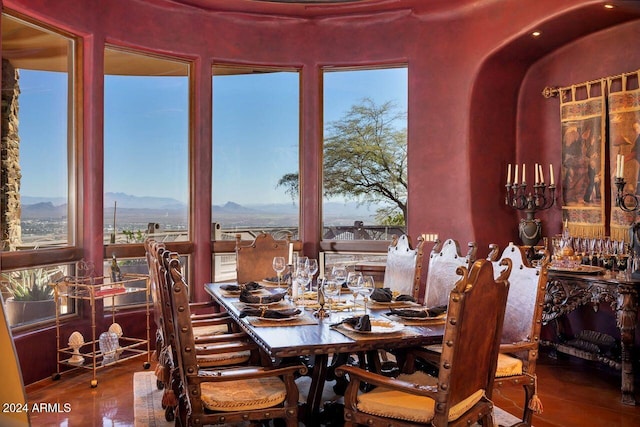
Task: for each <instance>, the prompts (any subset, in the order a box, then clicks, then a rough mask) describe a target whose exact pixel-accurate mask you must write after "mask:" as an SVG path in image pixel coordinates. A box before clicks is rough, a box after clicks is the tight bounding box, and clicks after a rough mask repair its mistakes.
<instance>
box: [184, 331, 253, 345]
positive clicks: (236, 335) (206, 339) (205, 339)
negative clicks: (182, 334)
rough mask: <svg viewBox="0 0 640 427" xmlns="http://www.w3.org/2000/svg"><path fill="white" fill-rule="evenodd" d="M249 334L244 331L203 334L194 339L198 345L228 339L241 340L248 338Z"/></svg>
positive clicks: (226, 340) (221, 341)
mask: <svg viewBox="0 0 640 427" xmlns="http://www.w3.org/2000/svg"><path fill="white" fill-rule="evenodd" d="M247 337H248V335H247V334H246V333H244V332H233V333H228V334H216V335H201V336H198V337H196V338H195V339H194V341H195V343H196V345H205V344H217V343H223V342H228V341H239V340H243V339H246V338H247Z"/></svg>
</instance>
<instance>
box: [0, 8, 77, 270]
mask: <svg viewBox="0 0 640 427" xmlns="http://www.w3.org/2000/svg"><path fill="white" fill-rule="evenodd" d="M2 14H3V15H6V16H8V17H10V18H11V19H15V20H19V21H22V22H24V23H25V25H28V26H33V27H36V28H39V29H41V30H43V31H45V32H50V33H52V34H55V35H59V36H61V37H64V38H65V39H67V40H68V41H69V45H70V48H71V52H69V53H68V58H69V60H70V62H71V63H72V64H71V66H70V67H69V69H68V70H67V74H68V81H69V84H68V87H67V91H68V93H69V94H70V96H69V97H68V105H67V107H68V110H67V111H68V113H67V123H68V126H67V159H68V164H67V171H68V172H67V195H68V198H67V203H68V206H67V218H68V219H67V235H68V242H67V245H65V246H64V247H57V248H43V249H25V250H20V251H4V250H0V265H1V266H2V271H7V270H9V271H10V270H20V269H25V268H30V267H34V268H35V267H40V266H49V265H55V264H68V263H73V262H76V261H79V260H80V259H81V258H82V255H83V251H82V249H81V247H80V246H79V245H80V242H81V241H82V236H83V235H82V227H81V226H80V225H81V224H80V218H81V216H80V214H79V207H80V206H82V197H81V193H80V191H79V188H78V187H79V185H78V183H79V182H82V168H81V164H80V161H79V159H80V152H81V151H80V150H81V146H82V133H81V132H80V126H81V125H80V123H81V120H80V119H81V111H80V109H81V106H82V87H83V84H82V61H81V58H82V43H81V37H80V36H79V35H77V34H72V33H70V32H68V31H65V30H62V29H60V28H56V27H53V26H51V25H48V24H46V23H44V22H42V21H39V20H37V19H35V18H32V17H30V16H26V15H24V14H21V13H18V12H16V11H13V10H11V9H8V8H3V9H2Z"/></svg>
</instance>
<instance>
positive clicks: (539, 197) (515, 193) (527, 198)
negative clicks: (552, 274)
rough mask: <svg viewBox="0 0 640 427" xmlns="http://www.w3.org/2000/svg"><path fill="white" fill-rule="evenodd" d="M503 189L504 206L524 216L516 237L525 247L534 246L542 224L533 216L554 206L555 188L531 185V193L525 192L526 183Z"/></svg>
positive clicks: (537, 240) (552, 186)
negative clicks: (522, 213) (520, 212)
mask: <svg viewBox="0 0 640 427" xmlns="http://www.w3.org/2000/svg"><path fill="white" fill-rule="evenodd" d="M505 187H506V189H507V195H506V196H505V199H504V202H505V204H506V205H507V206H511V207H512V208H513V209H517V210H519V211H523V212H524V213H525V214H526V217H525V218H522V219H521V220H520V224H519V225H518V235H519V236H520V239H521V240H522V243H523V244H524V245H525V246H535V245H536V244H537V243H538V242H539V241H540V239H541V238H542V222H541V221H540V219H538V218H536V217H535V214H536V212H538V211H542V210H546V209H549V208H550V207H552V206H553V205H555V203H556V186H555V185H554V184H551V185H549V186H547V185H546V184H544V183H537V184H534V185H533V192H531V191H529V192H527V183H526V182H522V184H517V183H513V184H507V185H506V186H505Z"/></svg>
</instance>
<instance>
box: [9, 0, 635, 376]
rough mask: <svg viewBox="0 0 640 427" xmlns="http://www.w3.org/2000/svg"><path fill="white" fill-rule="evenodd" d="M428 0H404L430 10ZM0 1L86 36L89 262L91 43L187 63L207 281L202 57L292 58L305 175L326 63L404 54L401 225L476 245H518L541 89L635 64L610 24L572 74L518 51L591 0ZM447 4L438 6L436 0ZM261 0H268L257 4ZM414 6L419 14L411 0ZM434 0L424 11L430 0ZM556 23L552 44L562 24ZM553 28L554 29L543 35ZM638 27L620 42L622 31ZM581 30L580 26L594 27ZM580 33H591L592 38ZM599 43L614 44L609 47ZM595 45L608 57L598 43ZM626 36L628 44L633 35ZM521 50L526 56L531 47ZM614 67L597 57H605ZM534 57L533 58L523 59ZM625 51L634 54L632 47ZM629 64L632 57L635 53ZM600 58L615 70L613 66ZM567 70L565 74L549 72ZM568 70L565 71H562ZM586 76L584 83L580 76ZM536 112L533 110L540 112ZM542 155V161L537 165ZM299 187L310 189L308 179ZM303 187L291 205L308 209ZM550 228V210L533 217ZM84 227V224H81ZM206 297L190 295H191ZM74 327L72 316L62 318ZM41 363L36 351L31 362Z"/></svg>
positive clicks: (311, 222) (535, 155)
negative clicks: (509, 190)
mask: <svg viewBox="0 0 640 427" xmlns="http://www.w3.org/2000/svg"><path fill="white" fill-rule="evenodd" d="M429 3H430V2H424V3H421V2H413V4H414V5H423V4H424V5H426V4H429ZM3 4H4V6H5V7H6V8H10V9H13V10H16V11H18V12H21V13H24V14H26V15H28V16H32V17H34V18H37V19H39V20H41V21H43V22H46V23H50V24H51V25H53V26H55V27H58V28H62V29H65V30H67V31H69V32H71V33H74V34H77V35H79V36H81V37H84V38H83V41H84V58H83V68H84V70H83V78H84V92H83V102H84V115H83V138H84V154H85V158H84V160H83V161H84V168H85V170H91V171H95V174H94V175H91V176H89V177H88V179H86V180H85V186H84V188H83V191H84V193H83V196H84V199H85V202H84V213H83V216H84V218H83V227H84V229H85V230H86V232H85V235H84V238H83V243H82V245H83V248H84V250H85V259H88V260H92V261H94V262H95V263H96V265H101V261H102V257H103V247H102V240H101V233H98V232H95V230H102V227H101V225H102V224H101V222H102V178H101V174H100V173H101V170H102V148H101V144H102V126H103V121H102V107H101V106H102V62H103V59H102V53H103V47H104V43H105V42H106V43H112V44H119V45H123V46H129V47H132V48H136V49H149V50H152V51H157V52H159V53H164V54H171V55H177V56H180V57H183V58H186V59H189V60H193V61H194V93H193V99H194V105H195V109H194V113H195V114H194V123H193V126H194V132H193V144H194V150H195V152H197V153H198V155H197V156H194V158H195V161H196V162H198V163H196V164H195V167H194V169H195V172H194V179H195V181H194V186H195V191H196V194H195V196H196V197H195V203H196V205H195V210H196V212H195V217H194V223H193V225H192V227H193V229H194V231H195V234H194V254H193V257H194V265H195V266H197V268H194V283H204V282H207V281H209V278H210V276H211V270H210V263H211V244H210V232H209V227H210V223H211V217H210V209H209V206H210V202H211V195H210V190H209V184H210V179H211V178H210V173H209V170H208V167H209V166H210V164H211V90H212V88H211V78H210V66H211V64H212V63H213V62H231V63H246V64H256V65H277V66H294V67H299V68H301V69H302V93H303V97H302V98H303V99H302V106H301V111H302V124H303V126H302V132H303V133H302V141H303V142H302V156H303V161H304V169H303V173H304V175H306V176H308V177H310V179H307V180H304V181H305V182H307V183H309V182H314V179H315V178H314V177H316V176H318V173H319V167H320V165H319V164H318V156H317V153H318V152H319V150H320V147H321V139H322V123H321V119H320V114H319V112H321V96H320V91H321V75H320V70H321V67H322V66H325V65H334V66H341V65H343V66H350V65H351V66H353V65H379V64H397V63H406V64H408V66H409V129H408V135H409V147H408V150H409V200H408V206H409V224H408V226H409V233H410V234H412V235H416V234H419V233H431V232H434V233H438V234H439V235H440V237H441V238H448V237H452V238H455V239H458V240H459V241H460V242H461V243H462V245H463V246H464V245H465V244H466V242H467V241H470V240H475V241H477V242H478V244H479V245H480V247H481V248H482V249H481V253H480V254H479V255H480V256H483V253H484V252H482V251H486V249H485V248H486V247H487V245H488V244H489V243H492V242H495V243H498V244H500V245H505V244H506V243H507V242H509V241H517V232H516V225H517V219H518V215H517V214H515V213H514V212H511V211H510V210H509V209H507V208H506V207H505V206H504V200H503V197H504V183H503V181H504V177H505V168H506V164H507V163H508V162H513V161H515V160H516V159H517V160H518V161H519V162H525V161H526V162H534V161H542V162H543V163H548V162H551V161H553V162H554V164H558V162H559V159H560V153H559V137H558V134H557V130H556V128H555V127H554V126H557V108H556V107H557V106H556V107H554V105H553V103H554V101H553V100H551V101H549V100H544V99H542V97H541V95H540V91H541V90H542V87H544V86H545V85H549V84H559V85H562V84H567V83H571V82H573V81H582V80H586V79H590V78H593V77H594V75H593V74H594V73H595V74H597V75H596V77H599V76H601V75H608V74H610V73H618V72H621V71H628V70H630V69H633V67H636V68H639V67H638V65H639V64H638V62H637V61H635V59H634V60H633V61H632V60H631V59H630V57H629V52H628V49H627V48H626V45H625V43H628V40H635V39H637V28H636V29H635V30H633V26H621V27H620V28H617V27H616V28H613V29H610V30H608V31H607V32H606V35H603V36H600V35H598V34H597V35H594V36H593V37H602V39H603V40H602V41H601V42H599V43H587V42H582V41H578V42H576V45H577V46H579V47H580V49H581V50H582V52H581V54H580V55H577V54H574V53H570V55H571V56H575V57H578V56H579V57H580V61H581V62H580V63H581V64H582V65H581V66H580V69H579V70H574V71H571V72H569V69H571V68H572V67H576V64H575V63H573V64H572V62H571V61H567V60H566V58H565V57H564V56H563V55H560V54H556V53H553V54H551V55H549V56H547V57H544V55H545V54H546V53H539V52H537V51H533V53H527V54H526V55H523V53H524V52H525V51H527V49H528V45H527V44H524V43H523V44H522V45H519V44H514V40H516V39H518V38H520V37H522V36H523V34H525V33H526V32H527V31H528V30H529V29H530V28H534V27H535V25H537V24H538V23H540V22H544V21H545V20H548V18H550V17H555V16H558V15H561V14H562V13H563V12H566V13H567V15H570V13H571V11H572V10H573V9H574V8H576V7H577V6H580V5H583V4H584V5H591V4H600V2H595V1H591V0H586V1H581V0H519V1H518V2H513V1H502V2H500V1H494V0H486V1H481V2H478V1H466V0H464V1H463V0H460V1H451V2H449V3H446V6H438V9H439V10H437V11H435V12H434V13H429V10H428V7H427V6H420V7H418V6H415V7H414V8H413V9H406V10H397V11H387V12H384V13H371V14H366V13H360V14H357V15H352V16H345V17H338V16H327V17H314V18H309V19H307V18H295V17H290V16H288V17H285V16H281V17H275V16H266V15H259V14H243V13H237V12H234V13H220V12H217V13H212V12H205V11H202V10H199V9H196V8H189V7H183V6H178V5H176V4H175V3H172V2H164V1H162V0H148V1H145V0H95V1H91V2H78V1H74V0H58V1H55V2H51V1H46V0H5V1H4V2H3ZM443 4H445V3H443ZM265 7H266V6H265ZM421 7H424V9H421ZM434 9H435V8H434ZM559 28H560V29H559V30H558V31H559V32H557V33H556V34H555V37H558V40H564V37H565V35H564V33H563V30H562V29H561V27H559ZM552 36H553V35H552ZM631 36H633V37H635V39H634V38H628V37H631ZM590 38H591V37H590ZM590 38H589V39H590ZM605 39H613V40H617V41H618V43H605ZM605 44H606V45H607V49H608V51H607V53H606V55H605V53H603V52H604V50H603V47H604V46H603V45H605ZM631 46H632V45H631ZM527 52H528V51H527ZM616 54H617V57H618V58H620V59H616V62H614V63H611V64H610V65H606V66H605V65H604V64H602V62H606V61H609V60H611V59H613V57H614V56H616ZM539 58H543V59H542V60H540V62H539V63H535V61H537V60H538V59H539ZM632 58H633V57H632ZM636 59H637V58H636ZM609 68H610V69H611V71H610V70H609ZM562 76H564V77H563V78H561V77H562ZM568 76H570V77H571V81H567V78H568ZM583 76H584V78H583ZM541 118H542V120H540V119H541ZM540 153H542V157H543V158H542V159H540V160H538V159H539V157H540ZM307 185H310V187H309V188H307V189H306V190H310V191H309V193H310V194H318V193H319V192H317V191H314V189H315V188H314V187H313V186H315V185H316V184H315V183H313V184H307ZM314 197H317V196H311V197H309V198H307V199H305V200H304V201H303V208H304V209H305V210H307V212H308V211H311V212H313V211H317V208H318V206H319V200H318V199H316V198H314ZM543 219H544V221H545V225H546V227H547V229H546V230H547V233H546V234H551V233H554V232H556V231H557V229H558V227H559V216H558V213H557V212H555V211H554V212H550V213H548V214H545V216H544V217H543ZM318 229H319V219H318V218H317V215H313V214H311V215H310V214H304V215H303V219H302V232H303V235H304V239H305V242H304V244H305V248H307V247H312V246H315V245H316V243H317V237H315V236H316V230H318ZM92 230H94V232H91V231H92ZM199 296H202V295H199ZM73 326H74V325H69V327H70V328H72V327H73ZM52 333H53V331H52V330H48V331H44V332H43V331H36V332H33V333H29V334H24V335H18V337H17V340H16V342H17V347H18V351H19V353H20V358H21V362H22V365H23V373H24V376H25V382H26V383H30V382H33V381H35V380H38V379H40V378H44V377H47V376H49V375H50V374H51V372H53V371H54V370H55V354H54V350H55V349H54V346H51V348H48V350H47V351H46V352H45V353H41V354H39V355H37V357H36V356H35V355H34V352H33V351H32V350H33V348H34V347H35V344H34V343H35V342H37V340H38V339H41V338H42V335H46V336H47V337H48V338H47V339H48V340H49V341H51V340H50V336H51V334H52ZM36 360H37V362H36Z"/></svg>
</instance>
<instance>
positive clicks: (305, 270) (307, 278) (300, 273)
mask: <svg viewBox="0 0 640 427" xmlns="http://www.w3.org/2000/svg"><path fill="white" fill-rule="evenodd" d="M296 281H297V282H298V285H299V289H301V292H302V293H301V292H300V291H299V292H298V298H304V292H305V291H306V290H307V285H308V284H309V283H311V275H310V274H309V267H307V266H306V265H305V266H303V265H301V264H300V263H298V269H297V270H296Z"/></svg>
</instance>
